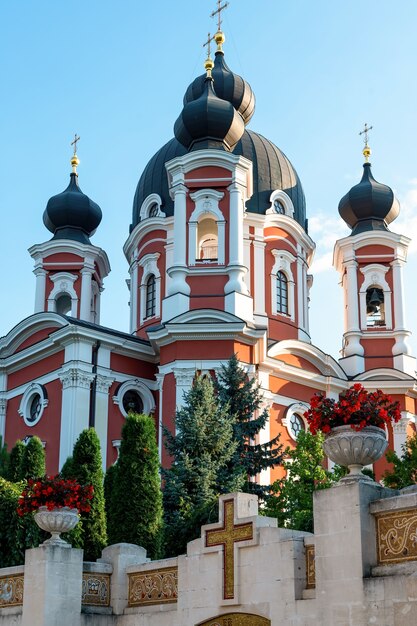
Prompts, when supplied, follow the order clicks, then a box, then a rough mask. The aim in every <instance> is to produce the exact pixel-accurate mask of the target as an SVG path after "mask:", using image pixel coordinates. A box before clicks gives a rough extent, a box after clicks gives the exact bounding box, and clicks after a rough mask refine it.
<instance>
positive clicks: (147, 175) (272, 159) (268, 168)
mask: <svg viewBox="0 0 417 626" xmlns="http://www.w3.org/2000/svg"><path fill="white" fill-rule="evenodd" d="M186 153H187V149H186V148H185V147H184V146H183V145H182V144H181V143H179V141H178V140H177V139H175V138H173V139H171V140H170V141H168V143H166V144H165V145H164V146H162V148H160V150H158V152H157V153H156V154H155V155H154V156H153V157H152V158H151V160H150V161H149V163H148V164H147V166H146V167H145V169H144V171H143V173H142V176H141V177H140V180H139V183H138V186H137V188H136V193H135V198H134V200H133V214H132V224H131V227H130V230H133V228H134V227H135V226H136V225H137V224H139V222H140V209H141V206H142V203H143V201H144V200H145V199H146V198H147V197H148V196H149V195H150V194H152V193H156V194H158V195H159V196H160V197H161V200H162V205H161V208H162V211H164V213H165V215H167V216H171V215H174V202H173V200H172V198H171V197H170V195H169V188H168V176H167V171H166V168H165V164H166V163H168V161H171V160H172V159H174V158H176V157H181V156H183V155H184V154H186ZM233 154H236V155H239V156H244V157H245V158H246V159H249V160H250V161H252V166H253V194H252V197H251V198H250V199H249V200H248V202H247V203H246V208H247V210H248V211H249V212H250V213H259V214H261V215H264V214H265V213H266V211H267V209H268V208H270V206H271V203H270V196H271V193H272V192H273V191H275V190H276V189H282V190H283V191H285V193H286V194H287V195H288V196H289V197H290V198H291V201H292V203H293V205H294V219H295V220H296V221H297V222H298V223H299V224H300V225H301V226H302V227H303V228H306V203H305V197H304V192H303V188H302V185H301V182H300V179H299V177H298V174H297V172H296V171H295V169H294V167H293V165H292V164H291V162H290V161H289V159H287V157H286V156H285V154H284V153H283V152H281V150H280V149H279V148H277V146H275V145H274V144H273V143H272V142H271V141H269V140H268V139H266V138H265V137H263V136H262V135H259V134H258V133H255V132H254V131H252V130H247V129H246V130H245V132H244V133H243V136H242V138H241V139H240V141H239V142H238V143H237V144H236V146H235V148H234V149H233Z"/></svg>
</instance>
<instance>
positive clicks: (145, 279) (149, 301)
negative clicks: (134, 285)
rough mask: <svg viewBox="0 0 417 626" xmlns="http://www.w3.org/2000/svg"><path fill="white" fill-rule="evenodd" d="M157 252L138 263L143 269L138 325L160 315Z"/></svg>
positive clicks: (159, 277) (159, 276)
mask: <svg viewBox="0 0 417 626" xmlns="http://www.w3.org/2000/svg"><path fill="white" fill-rule="evenodd" d="M159 257H160V254H159V252H156V253H153V254H145V256H144V257H142V258H141V259H140V260H139V261H138V266H139V267H142V268H143V273H142V279H141V282H140V303H139V319H140V322H139V323H140V324H143V322H144V321H145V320H148V319H151V318H158V317H160V314H161V273H160V271H159V268H158V259H159Z"/></svg>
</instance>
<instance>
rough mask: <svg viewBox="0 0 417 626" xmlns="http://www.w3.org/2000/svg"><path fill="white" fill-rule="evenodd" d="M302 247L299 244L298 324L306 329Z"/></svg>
mask: <svg viewBox="0 0 417 626" xmlns="http://www.w3.org/2000/svg"><path fill="white" fill-rule="evenodd" d="M301 254H302V248H301V246H300V245H299V244H298V246H297V312H298V320H297V326H298V327H299V328H301V329H302V330H304V329H305V320H304V309H305V307H304V289H303V282H304V281H303V279H304V272H303V265H304V263H303V259H302V257H301Z"/></svg>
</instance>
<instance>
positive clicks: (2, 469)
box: [0, 435, 10, 478]
mask: <svg viewBox="0 0 417 626" xmlns="http://www.w3.org/2000/svg"><path fill="white" fill-rule="evenodd" d="M9 462H10V454H9V453H8V452H7V443H3V437H2V436H1V435H0V477H3V478H8V476H9Z"/></svg>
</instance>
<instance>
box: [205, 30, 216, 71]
mask: <svg viewBox="0 0 417 626" xmlns="http://www.w3.org/2000/svg"><path fill="white" fill-rule="evenodd" d="M213 39H214V37H212V36H211V35H210V33H207V41H206V42H205V43H203V48H205V47H206V46H207V59H206V60H205V62H204V67H205V70H206V72H207V78H211V70H212V69H213V67H214V63H213V61H212V60H211V57H210V52H211V47H210V44H211V42H212V41H213Z"/></svg>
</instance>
